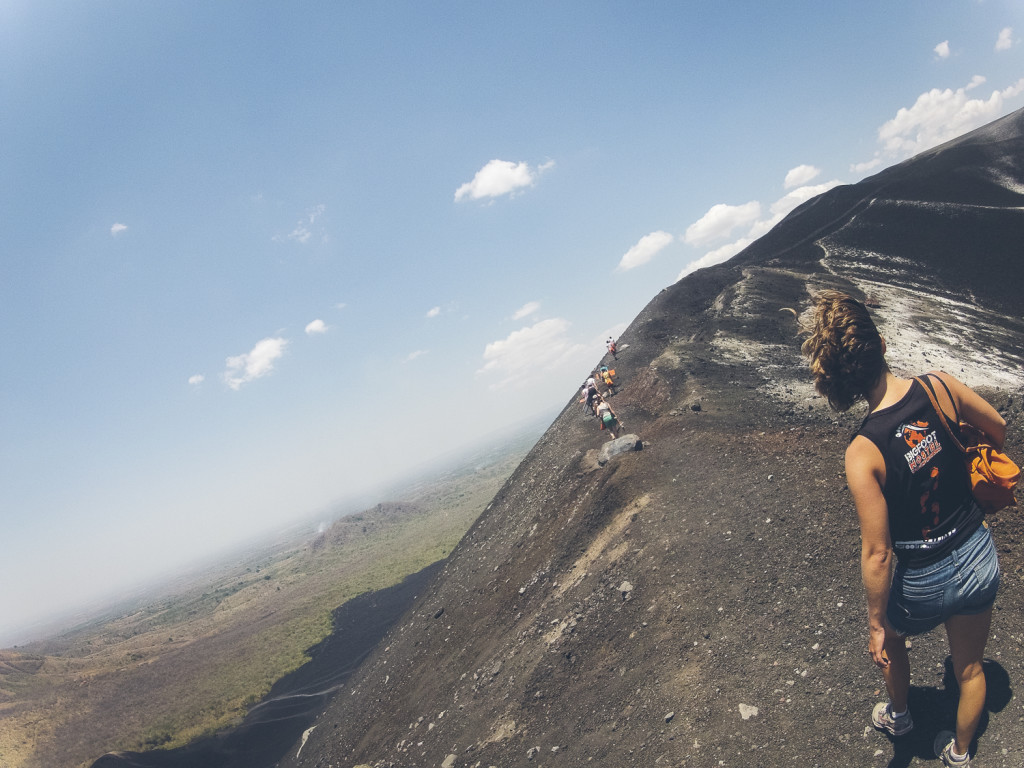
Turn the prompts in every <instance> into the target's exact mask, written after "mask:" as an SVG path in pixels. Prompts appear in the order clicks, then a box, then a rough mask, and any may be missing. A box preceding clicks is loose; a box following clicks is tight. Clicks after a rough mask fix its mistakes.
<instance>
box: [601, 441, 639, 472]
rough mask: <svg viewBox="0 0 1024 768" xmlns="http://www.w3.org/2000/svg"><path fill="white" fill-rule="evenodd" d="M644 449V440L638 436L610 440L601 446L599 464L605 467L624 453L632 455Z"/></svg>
mask: <svg viewBox="0 0 1024 768" xmlns="http://www.w3.org/2000/svg"><path fill="white" fill-rule="evenodd" d="M643 448H644V443H643V440H641V439H640V438H639V437H638V436H637V435H633V434H629V435H623V436H622V437H617V438H615V439H614V440H609V441H608V442H607V443H605V444H604V445H603V446H601V452H600V453H599V454H598V455H597V463H598V464H600V465H601V466H604V465H605V464H607V463H608V462H609V461H611V460H612V459H613V458H615V457H616V456H620V455H622V454H623V453H630V452H632V451H642V450H643Z"/></svg>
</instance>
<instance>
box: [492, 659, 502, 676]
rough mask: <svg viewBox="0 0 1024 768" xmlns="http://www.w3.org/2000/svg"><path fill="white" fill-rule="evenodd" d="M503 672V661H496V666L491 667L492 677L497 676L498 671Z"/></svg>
mask: <svg viewBox="0 0 1024 768" xmlns="http://www.w3.org/2000/svg"><path fill="white" fill-rule="evenodd" d="M499 672H501V662H500V661H496V662H494V666H493V667H491V677H497V676H498V673H499Z"/></svg>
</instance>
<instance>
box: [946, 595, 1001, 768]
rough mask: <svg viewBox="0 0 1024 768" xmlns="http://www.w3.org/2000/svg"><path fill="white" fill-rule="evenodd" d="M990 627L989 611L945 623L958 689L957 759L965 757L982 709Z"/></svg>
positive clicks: (951, 619)
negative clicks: (984, 667)
mask: <svg viewBox="0 0 1024 768" xmlns="http://www.w3.org/2000/svg"><path fill="white" fill-rule="evenodd" d="M991 624H992V609H991V608H989V609H988V610H987V611H985V613H978V614H975V615H973V616H953V617H952V618H950V619H949V620H948V621H947V622H946V636H947V637H948V638H949V650H950V654H951V655H952V657H953V674H954V675H956V681H957V683H958V684H959V685H960V703H959V704H958V705H957V710H956V744H955V747H956V752H957V754H959V755H964V754H967V749H968V748H969V747H970V745H971V741H972V740H973V739H974V732H975V731H976V730H977V728H978V721H979V720H981V712H982V710H983V709H984V707H985V672H984V669H983V668H982V665H981V662H982V660H983V658H984V655H985V643H987V642H988V630H989V627H990V626H991Z"/></svg>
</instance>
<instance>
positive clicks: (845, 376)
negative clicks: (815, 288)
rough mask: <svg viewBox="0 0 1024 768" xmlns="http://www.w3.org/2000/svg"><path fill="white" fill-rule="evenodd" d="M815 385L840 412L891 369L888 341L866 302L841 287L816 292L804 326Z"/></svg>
mask: <svg viewBox="0 0 1024 768" xmlns="http://www.w3.org/2000/svg"><path fill="white" fill-rule="evenodd" d="M802 330H803V333H805V334H806V335H807V339H805V340H804V343H803V344H802V345H801V347H800V351H801V352H803V354H804V356H805V357H807V359H808V362H809V364H810V367H811V373H812V374H813V376H814V388H815V389H816V390H817V391H818V392H819V394H821V395H824V396H825V397H826V398H827V399H828V404H829V405H830V406H832V408H834V409H835V410H837V411H846V410H849V408H850V406H852V405H853V404H854V403H856V402H857V401H858V400H861V399H867V394H868V392H870V391H871V388H872V387H874V385H875V384H877V383H878V380H879V379H880V378H881V377H882V376H883V375H884V374H885V372H886V371H887V370H889V368H888V366H887V365H886V362H885V342H884V341H882V336H881V334H880V333H879V332H878V329H877V328H876V327H875V323H874V321H873V320H872V319H871V315H869V314H868V309H867V307H865V306H864V304H862V303H861V302H859V301H857V300H856V299H854V298H853V297H852V296H848V295H847V294H845V293H842V292H840V291H822V292H821V293H819V294H818V295H817V296H815V297H814V303H813V305H812V307H811V317H810V320H809V322H807V323H806V324H805V326H804V328H803V329H802Z"/></svg>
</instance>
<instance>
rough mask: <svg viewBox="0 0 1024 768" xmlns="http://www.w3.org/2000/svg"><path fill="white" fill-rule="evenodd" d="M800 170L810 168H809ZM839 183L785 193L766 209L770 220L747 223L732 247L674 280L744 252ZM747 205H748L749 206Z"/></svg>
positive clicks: (702, 259) (718, 251)
mask: <svg viewBox="0 0 1024 768" xmlns="http://www.w3.org/2000/svg"><path fill="white" fill-rule="evenodd" d="M801 167H804V168H810V166H801ZM794 170H796V169H794ZM814 171H815V173H814V174H807V172H804V175H809V176H810V177H811V178H813V177H814V176H816V175H817V173H818V171H817V169H814ZM792 174H793V171H790V173H789V174H787V179H788V178H790V176H791V175H792ZM841 183H842V182H840V181H838V180H836V179H833V180H832V181H826V182H824V183H822V184H814V185H812V186H803V187H799V188H797V189H794V190H791V191H790V192H788V193H786V194H785V195H784V196H783V197H780V198H779V199H778V200H776V201H775V202H774V203H772V204H771V205H770V206H769V208H768V210H769V212H770V213H771V216H769V217H768V218H765V219H762V218H758V219H757V220H755V221H753V222H750V227H749V229H748V231H747V233H746V234H745V235H744V236H743V237H740V238H738V239H736V240H734V241H732V242H731V243H726V244H725V245H723V246H720V247H719V248H716V249H715V250H713V251H709V252H707V253H705V254H704V255H703V256H701V257H700V258H699V259H696V260H694V261H692V262H690V263H689V264H687V265H686V266H685V267H684V268H683V271H682V272H680V273H679V277H677V278H676V280H682V279H683V278H684V277H686V276H687V275H688V274H690V273H691V272H696V271H697V270H698V269H703V268H704V267H710V266H713V265H715V264H721V263H722V262H724V261H728V260H729V259H731V258H732V257H733V256H735V255H736V254H737V253H739V252H740V251H742V250H743V249H744V248H746V247H747V246H748V245H750V244H751V243H753V242H754V241H755V240H757V238H759V237H761V235H764V234H765V233H767V232H769V231H770V230H771V229H772V227H774V226H775V225H776V224H778V223H779V222H780V221H782V220H783V219H784V218H785V217H786V215H787V214H788V213H790V212H791V211H792V210H793V209H795V208H796V207H797V206H799V205H800V204H802V203H805V202H807V201H808V200H810V199H811V198H813V197H817V196H818V195H820V194H822V193H823V192H827V191H828V190H830V189H832V188H833V187H837V186H839V185H840V184H841ZM747 205H751V204H750V203H748V204H747ZM712 210H713V209H712ZM757 210H758V212H759V213H760V210H761V205H760V203H757Z"/></svg>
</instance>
